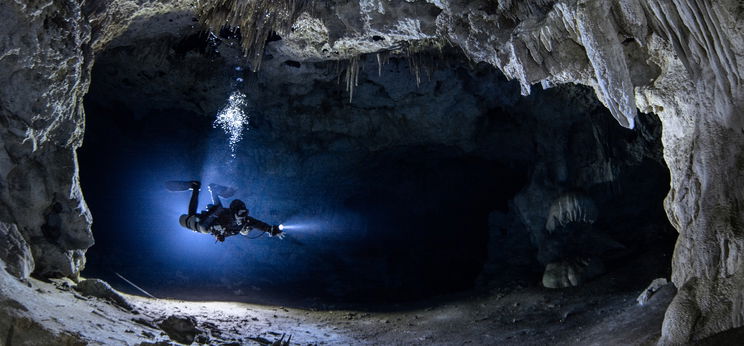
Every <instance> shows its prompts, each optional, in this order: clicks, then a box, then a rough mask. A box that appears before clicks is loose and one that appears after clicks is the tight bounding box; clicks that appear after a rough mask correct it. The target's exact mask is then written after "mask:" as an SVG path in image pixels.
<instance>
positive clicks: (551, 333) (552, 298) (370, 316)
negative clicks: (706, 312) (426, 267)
mask: <svg viewBox="0 0 744 346" xmlns="http://www.w3.org/2000/svg"><path fill="white" fill-rule="evenodd" d="M0 272H2V275H0V281H2V282H0V283H2V285H0V302H2V304H1V305H0V328H8V325H10V331H9V333H8V335H6V336H5V341H6V343H9V344H14V343H13V342H14V341H13V340H21V339H24V340H33V338H34V337H36V338H42V339H40V340H44V341H40V342H38V343H33V342H28V343H25V344H30V345H33V344H39V345H41V344H45V342H47V343H48V342H49V340H53V339H49V338H50V337H51V336H54V337H55V338H57V339H56V340H57V341H59V342H60V343H66V344H76V343H75V342H78V343H80V344H106V345H110V344H128V345H132V344H145V345H146V344H155V343H158V342H163V343H161V344H167V342H168V341H169V338H168V335H167V334H166V333H165V332H163V331H162V330H160V329H158V328H157V324H158V322H160V321H162V320H163V319H165V318H166V317H167V316H170V315H187V316H192V317H194V318H195V319H196V321H197V325H198V327H199V328H200V329H202V330H205V331H208V334H209V335H210V339H209V340H210V341H209V343H210V344H216V345H220V344H236V345H238V344H241V345H242V344H248V345H250V344H268V343H271V342H274V341H277V340H279V339H280V338H281V337H282V335H285V336H289V335H291V336H292V339H291V340H292V344H294V343H298V344H333V345H336V344H344V345H347V344H387V345H392V344H407V345H410V344H427V345H428V344H448V345H454V344H456V345H464V344H473V345H483V344H499V345H512V344H513V345H538V344H541V345H545V344H557V345H561V344H563V345H610V344H623V345H650V344H654V343H655V342H656V340H657V339H658V337H659V331H660V329H661V322H662V319H663V315H664V310H665V309H666V306H667V305H668V304H669V301H670V300H671V298H672V297H673V294H674V292H673V291H674V290H673V289H672V288H671V287H670V286H671V285H669V286H667V287H666V288H664V289H662V290H660V291H659V292H658V293H656V294H655V295H653V296H652V298H651V300H650V301H649V302H648V303H647V304H646V305H644V306H639V305H638V304H637V303H636V301H635V298H636V297H637V296H638V294H639V293H640V292H641V291H642V288H641V289H640V290H638V289H636V288H628V287H627V286H628V285H618V280H619V277H621V276H618V275H613V273H609V274H607V275H605V276H603V277H601V278H599V279H597V280H594V281H591V282H589V283H587V284H586V285H585V286H583V287H580V288H574V289H564V290H549V289H545V288H542V287H540V286H537V285H534V286H528V287H523V286H521V285H519V284H514V285H510V286H509V287H501V288H494V289H491V290H489V291H483V292H481V293H480V294H477V295H473V294H469V295H468V294H467V293H463V294H460V295H454V296H448V297H443V298H440V299H434V300H430V301H426V302H419V303H416V305H415V306H394V307H391V308H390V309H386V308H384V307H383V308H380V307H370V310H375V312H371V311H367V312H365V311H350V310H330V311H313V310H302V309H294V308H284V307H278V306H263V305H254V304H245V303H233V302H189V301H180V300H167V299H150V298H144V297H139V296H131V295H124V296H125V297H126V298H127V299H128V300H129V301H130V303H131V304H132V305H133V306H135V307H136V312H135V313H132V312H129V311H126V310H124V309H122V308H119V307H118V306H116V305H113V304H112V303H109V302H107V301H104V300H100V299H97V298H89V297H83V296H81V295H79V294H78V293H77V292H76V291H75V290H74V289H72V288H71V283H70V282H69V281H65V280H55V281H51V282H42V281H38V280H34V279H30V280H28V281H27V282H26V283H22V282H20V281H19V280H17V279H15V278H13V277H11V276H10V275H8V274H7V273H5V272H4V271H0ZM623 286H625V288H622V287H623ZM636 286H637V285H636ZM381 311H382V312H381ZM3 320H5V322H6V323H7V325H6V324H5V323H2V322H3ZM70 340H72V341H74V342H71V341H70ZM285 340H286V337H285Z"/></svg>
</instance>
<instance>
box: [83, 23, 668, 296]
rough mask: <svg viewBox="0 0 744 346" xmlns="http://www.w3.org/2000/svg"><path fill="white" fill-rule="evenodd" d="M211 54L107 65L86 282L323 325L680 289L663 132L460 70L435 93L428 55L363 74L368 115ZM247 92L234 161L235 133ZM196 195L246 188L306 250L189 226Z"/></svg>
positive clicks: (190, 51)
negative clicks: (674, 278) (451, 300)
mask: <svg viewBox="0 0 744 346" xmlns="http://www.w3.org/2000/svg"><path fill="white" fill-rule="evenodd" d="M184 42H188V43H189V44H184ZM194 42H198V41H195V40H194V38H193V37H191V38H186V39H184V41H182V42H178V41H173V42H170V41H169V42H162V41H153V42H137V43H136V44H135V43H131V44H125V43H120V44H118V45H113V46H112V47H110V48H109V49H107V50H105V51H104V52H102V53H100V54H99V56H98V57H97V59H96V65H95V67H94V69H93V81H92V83H91V86H90V92H89V93H88V95H87V96H86V98H85V109H86V114H87V123H86V135H85V141H84V144H83V146H82V148H81V149H80V151H79V160H80V170H81V173H80V174H81V183H82V186H83V191H84V193H85V197H86V201H87V203H88V205H89V207H90V209H91V211H92V213H93V217H94V224H93V232H94V236H95V238H96V244H95V245H94V246H93V247H92V248H91V249H90V250H89V251H88V255H87V257H88V264H87V266H86V270H85V272H84V273H83V275H84V276H89V277H100V278H102V279H105V280H108V281H109V282H110V283H111V284H112V285H113V286H114V287H116V288H117V289H120V290H122V291H125V292H131V293H134V294H140V293H139V292H137V291H136V290H135V289H133V288H132V287H130V286H128V285H127V284H126V283H125V282H123V281H122V280H121V279H119V278H118V276H117V275H116V274H117V273H118V274H120V275H122V276H124V277H126V278H127V279H129V280H131V281H132V282H134V283H136V284H137V285H138V286H140V287H142V288H143V289H145V290H147V291H148V292H149V293H151V294H153V295H154V296H156V297H174V298H184V299H192V300H230V301H246V302H265V303H271V304H280V305H294V306H312V307H321V308H322V307H329V306H338V305H339V304H340V305H343V304H361V305H364V304H370V303H376V304H379V303H383V304H384V303H401V302H412V301H420V300H424V299H428V298H431V297H435V296H439V295H445V294H451V293H456V292H484V290H485V291H487V290H491V289H494V288H498V287H516V286H519V287H540V286H542V285H545V286H549V287H551V286H553V287H572V286H583V285H590V284H592V283H593V282H598V281H601V280H605V281H604V282H605V284H603V285H607V286H612V287H613V288H612V289H629V290H641V289H643V288H644V287H645V285H647V284H648V282H650V280H652V279H654V278H656V277H662V276H668V271H669V268H668V267H669V263H670V256H671V250H672V245H673V242H674V237H675V235H676V234H675V232H674V231H673V230H672V228H671V226H669V224H668V222H667V221H666V217H665V214H664V211H663V208H662V200H663V198H664V196H665V194H666V193H667V191H668V187H669V176H668V170H667V168H666V166H665V165H664V162H663V159H662V156H661V144H660V132H661V128H660V127H661V125H660V122H659V120H658V118H656V116H654V115H645V114H641V115H639V121H638V126H637V128H636V129H635V130H627V129H623V128H621V127H620V126H619V125H618V124H617V122H616V121H615V120H614V119H612V117H611V116H610V114H609V112H608V111H606V109H605V108H604V107H603V106H602V105H601V104H600V103H599V102H598V101H597V100H596V98H595V97H594V95H593V92H592V91H591V90H589V89H587V88H582V87H577V86H570V85H568V86H561V87H556V88H553V89H548V90H537V89H533V94H532V95H531V96H529V97H521V96H519V91H518V89H519V88H518V86H517V85H515V83H513V82H507V81H505V80H504V78H503V76H502V75H500V74H499V73H498V72H497V71H495V70H494V69H492V68H490V67H487V66H481V65H478V66H475V67H472V66H468V65H467V64H465V63H463V62H462V58H459V57H458V56H457V53H450V52H448V53H446V55H447V58H446V59H444V58H443V59H442V60H443V63H442V64H441V65H439V66H436V67H435V66H432V68H431V73H430V74H429V78H423V79H422V81H421V84H420V85H417V83H416V80H415V79H414V78H413V77H412V73H411V71H410V68H409V66H408V64H407V60H406V59H395V58H392V59H390V60H389V62H388V63H387V64H386V65H384V66H382V67H380V70H381V73H380V74H379V75H378V66H377V62H376V60H375V59H372V58H369V59H365V58H363V59H362V60H361V62H360V64H361V65H363V67H364V68H362V69H361V70H360V72H359V83H358V86H357V87H356V90H355V91H354V93H355V94H354V98H353V101H352V102H349V98H348V95H347V94H346V90H344V89H343V87H342V86H339V84H337V82H336V81H337V79H338V78H337V77H338V76H337V75H336V74H338V73H341V74H343V73H344V71H338V69H337V68H336V64H335V63H323V62H315V63H313V62H302V64H301V65H300V62H296V61H294V60H287V59H271V60H268V61H264V63H263V64H262V67H261V71H260V72H259V73H258V74H253V73H251V72H248V71H249V70H250V69H248V68H243V67H244V66H243V65H242V64H241V62H240V61H237V60H234V59H235V58H233V56H240V55H239V54H234V55H231V54H226V53H225V51H227V50H229V49H230V47H221V48H220V49H221V50H222V53H215V51H213V50H210V48H209V47H206V46H201V45H199V44H194ZM171 45H173V46H177V47H179V49H178V50H176V49H171V47H170V46H171ZM235 49H237V48H235ZM143 52H149V54H143ZM153 52H161V54H154V53H153ZM290 61H291V62H292V63H293V64H289V65H290V66H292V67H298V66H302V69H299V68H289V69H288V68H286V65H287V63H288V62H290ZM285 62H287V63H285ZM295 63H296V65H297V66H295ZM299 71H302V75H299V73H300V72H299ZM244 79H249V82H244ZM236 93H238V94H240V95H244V98H243V99H242V101H241V103H240V104H239V105H238V108H236V109H238V113H239V115H241V116H242V118H240V119H242V120H240V121H239V122H238V128H239V130H238V131H239V133H240V137H239V138H236V140H235V144H234V146H233V147H232V148H231V146H230V144H229V142H230V134H226V133H225V132H224V131H223V128H221V127H219V126H214V121H215V117H216V116H217V114H219V113H220V112H221V111H223V112H224V111H225V107H226V105H227V104H228V98H229V97H230V95H236ZM231 114H232V113H231ZM232 116H233V118H232V119H233V120H234V119H235V118H234V116H236V115H235V114H232ZM193 179H201V180H202V183H203V185H204V186H206V184H208V183H220V184H223V185H228V186H233V187H235V188H237V192H236V193H235V196H234V198H239V199H241V200H243V201H244V202H245V203H246V205H247V206H248V208H249V210H250V214H251V215H252V216H253V217H256V218H258V219H261V220H264V221H265V222H267V223H271V224H279V223H283V224H285V225H287V226H288V228H287V232H286V234H287V237H286V238H285V239H283V240H280V239H277V238H272V237H268V236H262V237H258V238H257V239H249V238H253V235H251V236H250V237H245V236H234V237H228V238H227V239H226V240H225V241H224V242H217V241H215V238H214V237H211V236H209V235H204V234H199V233H195V232H192V231H190V230H188V229H185V228H182V227H181V226H180V225H179V223H178V218H179V216H180V215H181V214H184V213H186V209H187V205H188V202H189V196H190V195H189V193H188V192H170V191H167V190H166V189H165V188H164V186H163V184H164V182H166V181H169V180H193ZM200 199H201V200H200V203H199V207H200V208H203V207H204V206H205V205H206V204H207V203H208V200H209V194H208V193H207V192H206V190H205V191H204V192H203V193H202V194H201V196H200ZM228 201H229V199H228ZM550 220H552V221H550ZM549 221H550V222H549ZM608 277H609V278H612V279H611V280H610V279H606V278H608ZM603 278H605V279H603ZM607 280H610V281H607ZM608 289H609V288H608Z"/></svg>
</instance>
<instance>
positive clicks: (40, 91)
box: [0, 1, 93, 276]
mask: <svg viewBox="0 0 744 346" xmlns="http://www.w3.org/2000/svg"><path fill="white" fill-rule="evenodd" d="M0 15H2V17H3V18H5V19H4V20H3V22H2V24H0V31H2V32H3V33H4V34H3V35H2V38H0V81H2V83H3V85H4V87H3V88H2V90H0V115H1V116H0V119H1V120H0V122H1V123H2V126H0V143H2V144H1V145H2V150H0V162H2V163H1V164H0V205H2V208H0V210H1V211H0V220H1V221H2V222H4V223H6V224H9V225H14V226H15V227H17V228H18V231H19V232H20V233H21V234H22V236H23V239H24V240H25V241H26V242H27V243H28V244H29V246H30V248H31V251H32V253H33V256H34V261H35V272H36V273H37V274H38V275H40V276H74V275H76V274H77V273H78V272H79V271H80V270H81V268H82V266H83V265H84V263H85V257H84V253H85V249H87V248H88V247H90V246H91V245H92V244H93V237H92V235H91V232H90V222H91V218H90V213H89V212H88V208H87V206H86V205H85V202H84V201H83V197H82V194H81V192H80V187H79V184H78V171H77V161H76V156H75V149H76V148H77V147H78V146H79V145H80V141H81V139H82V134H83V129H84V124H83V109H82V102H81V101H82V96H83V95H84V94H85V93H86V92H87V78H88V77H87V76H88V67H89V64H90V62H91V58H92V55H91V53H90V51H89V50H88V48H87V42H88V40H89V37H90V29H89V27H88V25H87V24H86V19H85V18H84V17H83V16H82V13H81V9H80V4H79V3H77V2H74V1H56V2H43V1H30V2H28V1H25V2H15V1H13V2H5V3H3V4H2V5H0Z"/></svg>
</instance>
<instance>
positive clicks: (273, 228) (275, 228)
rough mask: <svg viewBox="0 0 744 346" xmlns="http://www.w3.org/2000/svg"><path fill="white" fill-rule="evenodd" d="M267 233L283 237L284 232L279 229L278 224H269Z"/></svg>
mask: <svg viewBox="0 0 744 346" xmlns="http://www.w3.org/2000/svg"><path fill="white" fill-rule="evenodd" d="M269 235H270V236H272V237H277V238H279V239H284V232H282V231H281V230H280V229H279V226H271V232H269Z"/></svg>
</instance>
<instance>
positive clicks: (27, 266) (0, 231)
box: [0, 223, 34, 279]
mask: <svg viewBox="0 0 744 346" xmlns="http://www.w3.org/2000/svg"><path fill="white" fill-rule="evenodd" d="M0 260H2V261H3V262H5V270H6V271H7V272H8V273H10V274H13V275H14V276H15V277H17V278H19V279H25V278H27V277H28V276H29V275H30V274H31V272H33V271H34V258H33V257H32V256H31V249H30V248H29V247H28V244H27V243H26V240H24V239H23V236H22V235H21V234H20V233H19V232H18V227H16V225H9V224H6V223H0Z"/></svg>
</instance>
